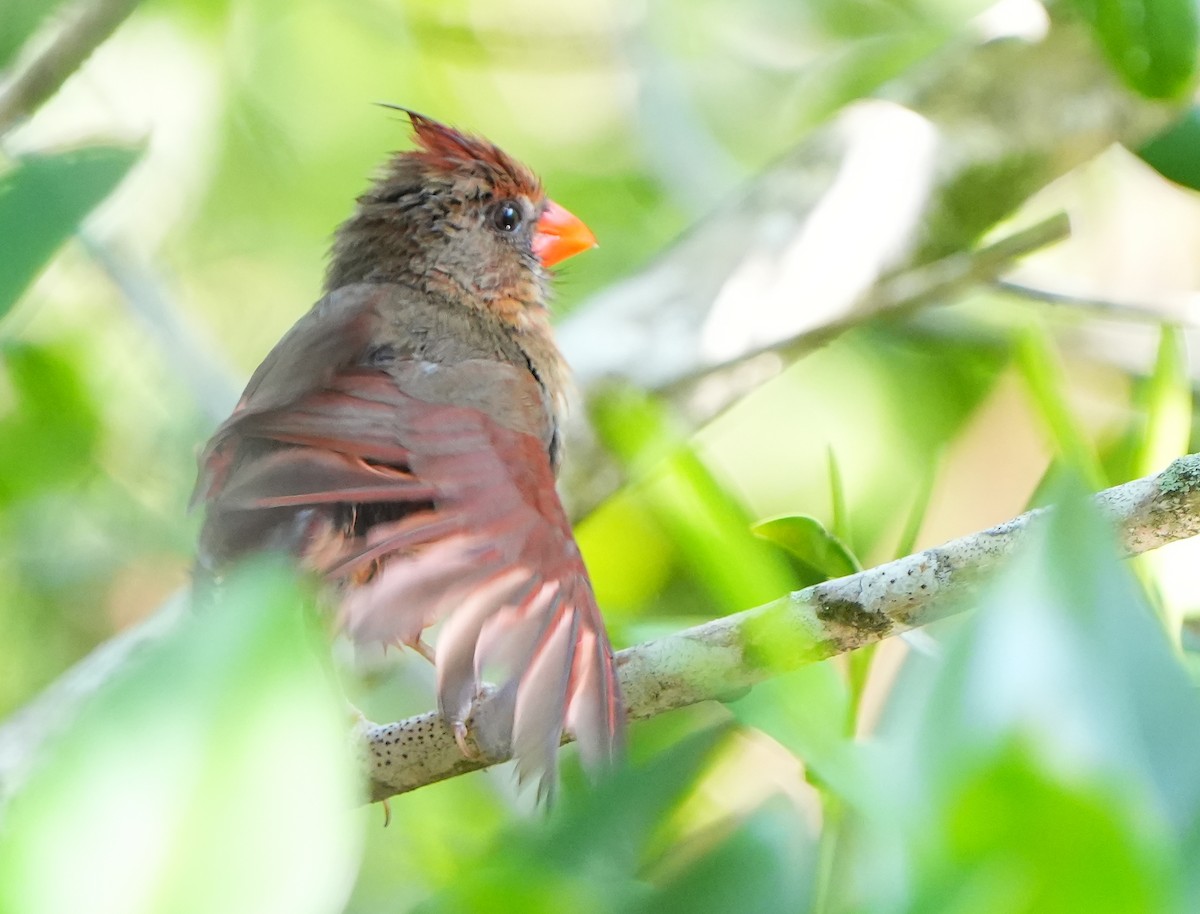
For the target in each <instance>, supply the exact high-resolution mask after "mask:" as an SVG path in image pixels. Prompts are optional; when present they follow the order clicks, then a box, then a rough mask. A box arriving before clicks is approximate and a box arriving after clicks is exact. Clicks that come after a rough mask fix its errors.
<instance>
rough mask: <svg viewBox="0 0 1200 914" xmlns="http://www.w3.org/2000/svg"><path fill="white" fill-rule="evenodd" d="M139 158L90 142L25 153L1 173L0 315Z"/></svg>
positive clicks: (132, 150)
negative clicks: (54, 150)
mask: <svg viewBox="0 0 1200 914" xmlns="http://www.w3.org/2000/svg"><path fill="white" fill-rule="evenodd" d="M138 156H139V152H138V151H137V150H134V149H120V148H116V147H106V146H93V147H91V148H88V149H79V150H75V151H73V152H63V153H58V154H55V155H34V156H27V157H24V158H21V159H19V160H18V161H17V164H16V165H15V167H13V168H12V169H10V170H9V171H8V172H6V173H5V174H3V175H0V238H3V239H4V243H3V244H2V245H0V317H3V316H4V315H5V314H7V313H8V311H9V309H11V308H12V306H13V305H14V304H16V302H17V299H18V298H20V297H21V295H22V293H23V292H24V291H25V289H26V288H27V287H28V286H29V284H30V283H31V282H33V280H34V278H35V277H36V276H37V275H38V273H40V272H41V270H42V268H43V267H44V266H45V265H46V264H47V263H48V262H49V260H50V258H51V257H53V256H54V252H55V251H57V250H58V248H59V247H60V246H61V245H62V243H63V242H64V241H66V240H67V238H68V237H70V235H71V233H72V232H74V231H75V228H76V226H78V225H79V223H80V221H82V219H83V217H84V216H86V215H87V214H88V213H89V212H91V210H92V209H93V208H94V207H95V206H96V205H97V204H98V203H99V202H100V201H101V200H103V199H104V198H105V197H107V196H108V195H109V193H111V192H112V190H113V188H115V187H116V186H117V184H119V183H120V181H121V178H123V177H124V176H125V173H126V172H128V171H129V169H130V168H131V167H132V166H133V163H134V162H136V161H137V159H138Z"/></svg>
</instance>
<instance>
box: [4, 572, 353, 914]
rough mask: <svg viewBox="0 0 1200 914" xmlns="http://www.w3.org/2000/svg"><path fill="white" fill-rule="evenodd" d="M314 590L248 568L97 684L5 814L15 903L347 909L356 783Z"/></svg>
mask: <svg viewBox="0 0 1200 914" xmlns="http://www.w3.org/2000/svg"><path fill="white" fill-rule="evenodd" d="M307 602H308V601H307V599H305V598H304V597H302V596H301V593H300V591H299V590H298V589H297V588H296V587H295V586H294V585H293V584H292V583H290V580H289V577H288V576H285V575H284V574H283V573H282V572H281V571H279V570H277V569H274V568H271V567H269V566H261V567H257V568H254V569H249V570H247V571H245V572H244V573H242V574H241V575H239V576H237V577H236V578H235V579H234V580H232V581H231V582H230V584H229V586H228V588H227V589H226V590H224V591H223V593H222V596H221V599H220V600H219V601H218V605H215V606H209V607H206V608H205V609H204V611H203V612H198V613H197V614H195V615H194V616H191V617H189V618H187V619H185V620H184V621H183V622H182V623H181V624H180V626H179V628H178V629H177V630H176V631H174V632H173V633H172V634H170V635H169V636H168V637H167V638H166V639H165V640H163V641H162V642H160V643H158V644H155V645H153V646H151V647H149V648H147V649H146V652H145V653H144V654H143V655H141V656H140V657H138V658H137V659H136V660H135V661H134V662H133V663H132V664H131V665H130V666H129V667H128V668H127V669H126V670H124V671H123V673H122V674H121V675H120V676H119V678H117V679H115V680H113V681H111V682H110V683H108V684H107V685H106V686H104V687H103V688H102V689H101V691H99V692H98V693H96V694H95V695H94V696H92V697H91V699H90V700H89V701H88V702H87V704H86V705H85V706H84V707H83V708H82V709H81V711H80V713H79V714H78V716H77V717H76V718H75V719H74V721H73V722H72V723H71V724H70V726H69V727H68V729H67V730H66V732H65V733H64V734H63V736H62V737H61V738H60V739H59V740H58V741H57V742H56V743H55V744H54V745H53V746H52V747H50V749H49V750H48V752H47V755H46V757H45V759H44V760H43V761H42V763H41V764H40V766H39V767H38V768H37V770H36V771H35V773H34V774H33V775H32V776H31V778H30V780H29V781H28V783H27V784H26V785H25V786H24V788H23V790H22V791H21V792H20V793H18V794H17V796H16V797H15V798H14V799H13V800H12V802H11V804H10V806H9V809H8V810H7V817H6V819H5V821H4V829H3V830H2V831H0V910H3V911H12V912H18V911H19V912H21V914H43V912H44V914H59V912H63V911H90V912H93V914H150V912H154V914H175V912H180V914H183V912H196V914H200V912H212V911H254V912H256V914H270V912H280V914H282V912H288V914H302V912H311V914H332V912H336V911H338V910H340V907H341V904H342V903H344V900H345V896H346V893H347V892H348V891H349V886H350V882H351V879H352V878H353V874H354V869H355V865H356V856H357V851H356V839H355V836H354V831H355V819H356V818H357V816H356V814H355V812H354V809H353V806H354V804H355V802H356V798H357V794H358V786H357V780H356V777H355V773H356V772H355V769H354V767H353V763H352V761H351V759H350V757H349V751H348V749H349V740H348V738H347V736H348V728H349V720H348V715H347V714H346V712H345V705H344V704H343V703H342V701H341V700H340V698H339V697H338V693H337V689H336V687H335V686H334V684H333V682H332V679H331V678H330V677H329V676H328V675H327V673H326V672H325V671H324V670H323V669H322V665H321V663H320V662H318V659H317V658H318V652H321V651H324V650H326V649H327V648H326V643H325V638H324V637H323V635H322V634H321V633H320V632H319V631H318V630H317V628H316V627H315V626H313V625H311V624H310V620H309V619H308V618H306V614H305V612H304V606H305V604H306V603H307Z"/></svg>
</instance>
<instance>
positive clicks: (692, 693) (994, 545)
mask: <svg viewBox="0 0 1200 914" xmlns="http://www.w3.org/2000/svg"><path fill="white" fill-rule="evenodd" d="M1094 500H1095V503H1096V505H1097V507H1098V508H1099V509H1100V510H1101V512H1102V513H1103V514H1104V515H1105V516H1106V517H1108V518H1109V519H1110V520H1111V521H1112V523H1113V525H1114V526H1115V528H1116V530H1117V533H1118V537H1119V542H1120V545H1121V548H1122V549H1123V550H1124V551H1125V553H1126V554H1127V555H1137V554H1139V553H1142V552H1147V551H1149V550H1151V549H1156V548H1158V547H1159V546H1163V545H1165V544H1167V543H1170V542H1174V541H1176V540H1181V539H1186V538H1188V537H1191V536H1195V535H1196V534H1197V533H1200V454H1192V455H1190V456H1188V457H1183V458H1180V459H1179V460H1176V461H1175V462H1174V463H1173V464H1171V466H1169V467H1168V468H1167V469H1166V470H1164V471H1163V472H1162V473H1159V474H1158V475H1157V476H1150V477H1146V478H1144V479H1137V480H1134V481H1133V482H1128V483H1125V484H1124V485H1120V486H1115V487H1114V488H1111V489H1106V490H1105V491H1103V492H1100V493H1099V494H1097V495H1095V496H1094ZM1047 510H1052V509H1045V508H1042V509H1038V510H1036V511H1030V512H1029V513H1027V514H1022V515H1021V516H1020V517H1017V518H1014V519H1013V520H1010V521H1007V522H1006V523H1003V524H1000V525H999V526H996V527H992V528H991V529H989V530H983V531H981V532H979V533H972V534H970V535H968V536H963V537H960V538H959V539H956V540H952V541H950V542H948V543H944V544H943V545H941V546H936V547H934V548H932V549H926V550H925V551H924V552H919V553H916V554H914V555H910V556H906V557H905V558H902V559H898V560H897V561H894V562H888V563H887V564H886V565H880V566H878V567H876V568H870V569H867V570H866V571H862V572H859V573H858V574H854V575H850V576H849V577H845V578H839V579H837V580H834V581H827V582H825V583H823V584H818V585H816V586H814V587H809V588H806V589H805V590H801V591H797V592H796V593H792V594H788V595H787V596H785V597H781V598H780V599H778V600H775V601H774V602H772V603H768V604H766V605H765V606H759V607H757V608H756V609H751V610H747V611H746V612H742V613H737V614H736V615H732V616H726V617H724V618H721V619H716V620H714V621H712V622H707V623H705V624H703V625H698V626H696V627H695V628H689V629H686V630H684V631H681V632H677V633H675V634H673V635H669V636H667V637H665V638H660V639H658V640H655V641H649V642H647V643H645V644H639V645H637V646H636V647H631V648H628V649H627V650H624V651H621V652H620V653H619V654H618V655H617V663H618V667H619V670H620V676H621V685H622V688H623V689H624V692H625V698H626V702H627V704H628V708H629V716H630V717H631V718H633V719H635V720H638V719H644V718H647V717H653V716H655V715H657V714H662V713H663V712H665V711H670V710H673V709H675V708H682V707H685V706H686V705H691V704H695V703H696V702H700V701H706V700H710V699H720V698H722V697H726V696H729V695H736V694H738V693H739V692H740V691H742V690H744V689H746V688H748V687H749V686H752V685H754V684H755V683H756V682H761V681H762V680H764V679H766V678H768V677H770V676H773V675H778V674H780V673H783V672H787V671H789V670H792V669H795V668H797V667H799V666H802V665H804V664H806V663H812V662H815V661H817V660H822V659H825V658H827V657H831V656H833V655H835V654H840V653H843V652H845V651H850V650H853V649H855V648H857V647H861V646H863V645H864V644H869V643H871V642H874V641H879V640H880V639H882V638H886V637H888V636H890V635H894V634H898V633H900V632H903V631H906V630H908V629H910V628H915V627H917V626H921V625H926V624H928V623H930V622H933V621H935V620H936V619H940V618H942V617H943V616H946V615H949V614H951V613H954V612H958V611H960V610H963V609H966V608H967V607H968V606H969V605H970V603H971V597H972V595H973V593H974V592H975V589H976V588H977V586H978V585H979V582H980V581H981V580H983V579H985V578H986V577H987V576H988V575H989V573H990V572H992V571H993V570H994V569H995V568H996V567H997V566H998V565H999V564H1000V563H1001V562H1002V561H1003V560H1004V559H1005V557H1007V556H1008V555H1010V554H1011V553H1012V551H1013V549H1014V548H1015V547H1016V546H1017V544H1018V543H1019V542H1020V541H1021V539H1022V538H1023V536H1024V534H1025V533H1026V531H1027V530H1028V529H1029V528H1030V527H1031V526H1032V525H1034V524H1036V523H1037V522H1038V519H1039V518H1040V517H1041V516H1043V515H1044V514H1045V513H1046V511H1047ZM357 736H358V739H359V740H360V749H361V755H362V759H363V764H364V766H365V768H366V773H367V776H368V778H369V782H370V796H371V798H372V799H373V800H382V799H385V798H387V797H389V796H393V795H395V794H398V793H404V792H406V791H409V790H414V789H416V788H417V787H422V786H424V785H426V784H432V783H434V782H436V781H441V780H445V779H446V778H450V777H454V776H456V775H459V774H465V773H467V772H469V771H474V770H477V769H479V768H483V767H486V766H488V765H491V764H495V763H497V762H500V761H503V760H504V759H502V758H495V759H478V760H474V759H467V758H464V756H463V754H462V752H461V751H460V749H459V747H458V745H457V743H456V742H455V740H454V734H453V732H452V731H451V729H450V727H449V726H448V725H447V724H446V723H445V722H444V721H443V720H442V719H441V718H440V717H438V715H437V714H436V713H434V712H430V713H428V714H422V715H419V716H417V717H411V718H409V719H408V720H403V721H399V722H397V723H391V724H382V725H377V724H371V723H364V724H363V725H362V727H361V728H360V731H359V733H358V735H357Z"/></svg>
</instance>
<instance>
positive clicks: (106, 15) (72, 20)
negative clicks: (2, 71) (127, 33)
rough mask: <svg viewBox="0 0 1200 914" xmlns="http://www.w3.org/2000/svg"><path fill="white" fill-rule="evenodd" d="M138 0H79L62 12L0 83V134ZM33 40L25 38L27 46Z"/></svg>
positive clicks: (49, 93)
mask: <svg viewBox="0 0 1200 914" xmlns="http://www.w3.org/2000/svg"><path fill="white" fill-rule="evenodd" d="M138 3H139V0H82V2H80V3H78V4H76V6H75V7H74V8H73V9H71V10H70V11H69V12H68V13H67V14H66V19H65V21H64V22H63V24H62V25H61V26H60V28H59V30H58V32H57V34H55V35H54V37H53V38H52V39H51V40H50V41H49V42H48V43H46V44H45V45H44V46H42V47H41V48H40V49H39V50H37V51H36V52H34V53H32V54H31V55H30V57H29V59H28V60H27V61H25V62H23V63H22V64H20V65H19V66H18V68H17V70H16V72H15V73H14V75H13V76H12V78H11V79H9V80H8V81H7V82H6V83H5V84H4V85H3V86H0V134H3V133H6V132H7V131H8V130H9V129H11V128H12V127H14V126H16V125H17V124H18V123H19V122H20V121H21V120H23V119H24V118H26V117H28V116H29V115H31V114H32V113H33V112H34V111H36V110H37V109H38V108H39V107H40V106H41V105H42V103H43V102H45V101H46V100H47V99H49V98H50V96H52V95H53V94H54V93H55V92H57V91H58V89H59V87H60V86H61V85H62V84H63V83H64V82H66V80H67V77H68V76H70V75H71V74H72V73H74V72H75V71H76V70H77V69H79V67H80V66H81V65H82V64H83V62H84V61H85V60H87V59H88V58H89V57H90V56H91V54H92V51H94V50H96V48H98V47H99V46H100V45H101V44H103V43H104V41H105V40H106V39H107V38H108V36H109V35H111V34H112V33H113V32H115V31H116V29H117V26H119V25H120V24H121V23H122V22H124V21H125V20H126V19H127V18H128V17H129V14H130V13H132V12H133V11H134V10H135V9H136V8H137V6H138ZM37 40H38V36H35V37H34V41H33V42H27V43H26V47H25V50H28V49H29V48H30V47H31V46H32V45H33V44H34V43H35V42H37Z"/></svg>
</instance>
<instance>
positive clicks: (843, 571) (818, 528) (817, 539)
mask: <svg viewBox="0 0 1200 914" xmlns="http://www.w3.org/2000/svg"><path fill="white" fill-rule="evenodd" d="M751 530H753V532H754V535H755V536H761V537H762V538H763V539H765V540H770V541H771V542H773V543H778V544H779V545H780V546H782V547H783V548H784V549H786V550H788V552H790V553H792V554H793V555H794V556H796V558H798V559H800V561H802V562H804V563H805V564H806V565H808V566H810V567H812V568H814V569H816V570H817V571H819V572H820V573H821V575H822V577H823V579H829V578H841V577H845V576H846V575H848V574H854V573H855V572H856V571H861V570H862V566H861V565H859V563H858V559H856V558H855V557H854V555H853V553H851V552H850V550H849V549H848V548H847V547H846V544H845V543H843V542H842V541H841V540H840V539H839V538H838V537H836V536H834V535H833V534H832V533H830V532H829V531H828V530H826V529H825V525H824V524H822V523H821V522H820V521H819V520H817V519H816V518H815V517H809V516H808V515H807V514H793V515H790V516H787V517H775V518H771V519H770V520H765V521H763V522H762V523H758V524H755V525H754V526H753V527H752V528H751Z"/></svg>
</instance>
